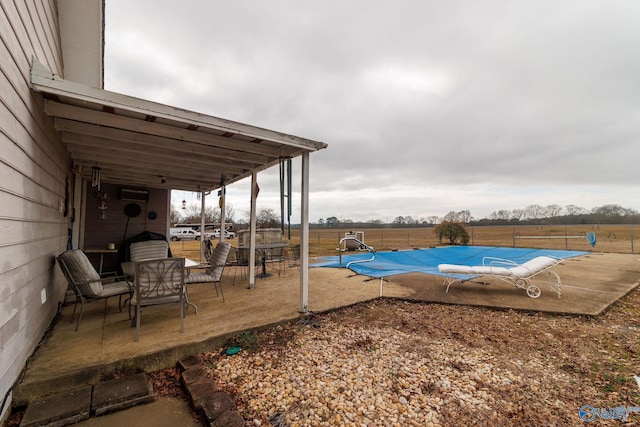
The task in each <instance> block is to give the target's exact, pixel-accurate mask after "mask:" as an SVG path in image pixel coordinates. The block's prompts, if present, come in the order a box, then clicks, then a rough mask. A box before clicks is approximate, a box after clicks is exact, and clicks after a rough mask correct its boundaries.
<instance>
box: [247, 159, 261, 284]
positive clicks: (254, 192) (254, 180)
mask: <svg viewBox="0 0 640 427" xmlns="http://www.w3.org/2000/svg"><path fill="white" fill-rule="evenodd" d="M258 191H259V189H258V173H257V172H256V171H252V172H251V213H250V220H249V222H250V226H249V230H250V231H249V289H254V288H255V287H256V198H257V197H258Z"/></svg>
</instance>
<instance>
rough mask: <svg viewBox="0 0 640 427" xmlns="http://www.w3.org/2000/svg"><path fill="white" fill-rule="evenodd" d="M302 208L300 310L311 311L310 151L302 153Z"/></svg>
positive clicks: (303, 311)
mask: <svg viewBox="0 0 640 427" xmlns="http://www.w3.org/2000/svg"><path fill="white" fill-rule="evenodd" d="M301 174H302V185H301V188H300V193H301V197H300V199H301V201H302V203H301V205H302V206H301V209H300V212H301V213H300V312H301V313H306V312H307V311H309V152H308V151H305V152H304V153H302V173H301Z"/></svg>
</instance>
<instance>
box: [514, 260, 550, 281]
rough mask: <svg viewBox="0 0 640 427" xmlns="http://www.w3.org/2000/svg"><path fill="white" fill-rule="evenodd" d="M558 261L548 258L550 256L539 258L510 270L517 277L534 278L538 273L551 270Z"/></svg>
mask: <svg viewBox="0 0 640 427" xmlns="http://www.w3.org/2000/svg"><path fill="white" fill-rule="evenodd" d="M557 262H558V260H556V259H554V258H551V257H548V256H539V257H536V258H534V259H532V260H530V261H527V262H525V263H524V264H522V265H520V266H518V267H513V268H511V269H509V270H510V271H511V274H513V275H514V276H516V277H520V278H526V277H529V276H533V275H534V274H536V273H539V272H541V271H542V270H544V269H545V268H549V267H551V266H553V265H555V264H556V263H557Z"/></svg>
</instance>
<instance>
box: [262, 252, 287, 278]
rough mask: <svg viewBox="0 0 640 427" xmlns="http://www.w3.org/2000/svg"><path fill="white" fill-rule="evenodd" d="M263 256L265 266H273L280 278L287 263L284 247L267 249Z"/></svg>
mask: <svg viewBox="0 0 640 427" xmlns="http://www.w3.org/2000/svg"><path fill="white" fill-rule="evenodd" d="M263 256H264V258H265V259H264V262H265V264H266V265H269V266H272V267H271V268H273V269H274V270H276V271H277V272H278V276H280V273H281V272H282V268H283V266H284V261H285V256H284V247H279V248H269V249H266V250H265V251H264V255H263Z"/></svg>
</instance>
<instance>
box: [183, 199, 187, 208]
mask: <svg viewBox="0 0 640 427" xmlns="http://www.w3.org/2000/svg"><path fill="white" fill-rule="evenodd" d="M182 209H187V201H186V200H183V201H182Z"/></svg>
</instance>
